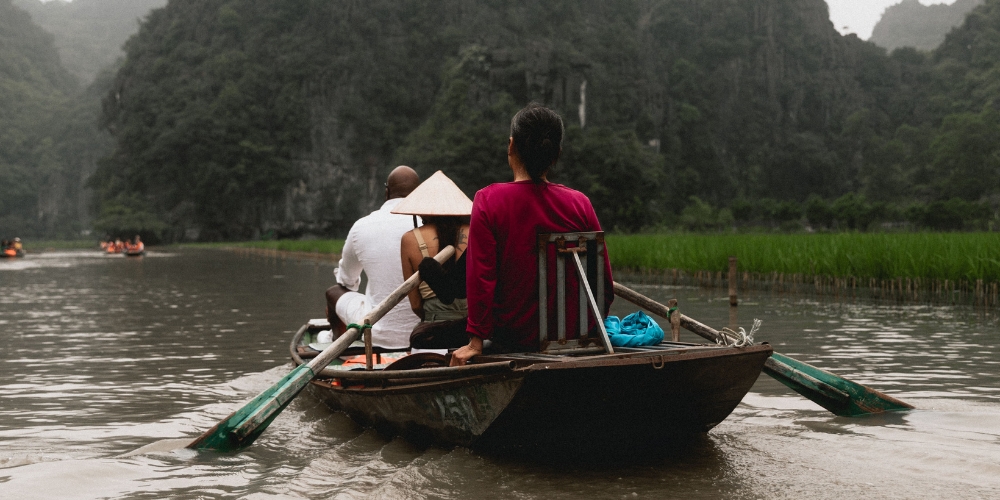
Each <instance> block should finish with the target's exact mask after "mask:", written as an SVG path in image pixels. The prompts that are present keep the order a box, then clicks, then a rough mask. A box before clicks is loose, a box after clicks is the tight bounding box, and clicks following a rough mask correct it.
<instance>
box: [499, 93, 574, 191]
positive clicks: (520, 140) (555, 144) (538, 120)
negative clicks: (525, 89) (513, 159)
mask: <svg viewBox="0 0 1000 500" xmlns="http://www.w3.org/2000/svg"><path fill="white" fill-rule="evenodd" d="M510 136H511V137H513V138H514V148H515V149H517V156H518V158H520V159H521V161H522V162H523V163H524V166H525V168H527V170H528V175H530V176H531V180H533V181H535V182H541V181H542V176H543V175H545V173H546V172H548V171H549V167H551V166H552V165H553V164H554V163H555V162H556V160H558V159H559V153H560V152H561V150H562V138H563V121H562V117H560V116H559V114H557V113H556V112H555V111H552V110H551V109H549V108H546V107H545V106H542V105H541V104H538V103H535V102H533V103H531V104H528V105H527V106H525V107H524V109H522V110H521V111H518V112H517V114H516V115H514V118H512V119H511V120H510Z"/></svg>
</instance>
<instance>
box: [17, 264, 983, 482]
mask: <svg viewBox="0 0 1000 500" xmlns="http://www.w3.org/2000/svg"><path fill="white" fill-rule="evenodd" d="M332 270H333V266H332V265H331V264H330V263H328V262H317V261H299V260H294V259H268V258H261V257H254V256H247V255H237V254H233V253H228V252H223V251H197V250H170V251H157V250H156V249H153V250H151V251H150V252H149V254H147V255H146V256H145V257H141V258H124V257H121V256H106V255H101V254H100V253H98V252H82V251H81V252H57V253H43V254H33V255H29V256H28V257H26V258H24V259H17V260H6V261H0V287H2V289H3V292H2V293H0V498H3V499H18V498H59V499H66V498H517V499H522V498H842V497H844V496H847V495H852V496H853V495H858V496H864V497H866V498H942V497H947V498H997V497H1000V348H998V347H997V345H998V343H1000V328H998V322H997V319H996V316H995V313H994V314H990V313H983V312H982V311H977V310H975V309H972V308H970V307H964V306H959V307H954V306H921V305H910V306H902V307H901V306H894V305H893V306H890V305H878V304H875V303H871V302H857V303H850V302H846V303H845V302H832V301H827V300H821V299H818V298H815V297H809V296H802V295H799V296H787V295H786V296H777V295H765V294H760V295H752V296H746V297H743V303H742V304H741V306H740V308H739V318H740V324H742V325H747V324H749V323H750V322H751V321H752V319H753V318H760V319H761V320H763V326H762V329H761V331H760V332H759V333H758V334H757V340H759V341H768V342H770V343H771V344H772V345H773V346H774V347H775V350H776V351H778V352H781V353H784V354H786V355H790V356H793V357H795V358H797V359H801V360H803V361H807V362H810V363H813V364H815V365H817V366H820V367H822V368H826V369H829V370H832V371H835V372H836V373H838V374H840V375H843V376H846V377H848V378H851V379H853V380H855V381H858V382H861V383H864V384H869V385H871V386H873V387H876V388H878V389H880V390H883V391H885V392H887V393H889V394H891V395H893V396H896V397H898V398H900V399H903V400H905V401H907V402H910V403H912V404H914V405H916V406H917V407H918V410H915V411H911V412H906V413H898V414H892V415H885V416H881V417H871V418H854V419H851V418H839V417H835V416H832V415H830V414H829V413H827V412H825V411H824V410H823V409H821V408H820V407H818V406H816V405H815V404H813V403H811V402H810V401H808V400H806V399H803V398H801V397H799V396H798V395H796V394H794V393H791V392H790V391H788V390H786V389H784V387H783V386H782V385H780V384H778V383H777V382H775V381H774V380H772V379H770V378H769V377H767V376H766V375H763V376H762V377H761V378H760V379H759V380H758V382H757V384H756V385H755V386H754V388H753V390H752V391H751V393H750V394H749V395H748V396H747V397H746V398H745V399H744V401H743V403H742V404H741V405H740V406H739V407H738V408H737V409H736V411H735V412H734V413H733V414H732V415H731V416H730V417H729V418H728V419H727V420H726V421H724V422H723V423H722V424H720V425H719V426H718V427H716V428H715V429H713V430H712V431H711V432H709V433H708V434H707V435H706V436H705V437H704V438H703V439H699V440H697V441H696V442H694V443H691V444H689V445H686V446H684V447H683V448H681V449H671V450H664V453H663V456H662V457H655V458H653V459H649V460H644V461H641V462H639V463H622V464H615V463H605V464H602V465H599V466H595V465H593V464H590V465H581V464H576V463H572V462H567V463H547V464H546V463H531V462H518V461H511V460H498V459H495V458H491V457H489V456H482V455H479V454H477V453H475V452H472V451H469V450H467V449H464V448H452V449H443V448H436V447H431V448H425V447H420V446H416V445H414V444H412V443H409V442H407V441H406V440H403V439H398V438H396V439H391V438H386V437H384V436H381V435H379V434H377V433H375V432H373V431H370V430H366V429H363V428H361V427H359V426H358V425H356V424H355V423H354V422H352V421H351V420H350V419H349V418H347V417H345V416H344V415H342V414H339V413H334V412H331V411H329V410H328V409H327V408H326V407H324V406H323V405H322V404H320V403H319V402H317V401H316V400H314V399H312V398H311V397H309V396H306V395H303V396H300V397H299V398H297V399H296V400H295V401H294V402H293V403H292V405H291V406H290V407H289V408H288V409H286V410H285V411H284V412H283V413H282V414H281V416H279V417H278V419H277V420H276V421H275V422H274V423H273V424H272V425H271V427H270V428H269V429H268V431H267V432H266V433H265V434H264V435H263V436H262V437H261V438H260V440H258V441H257V443H255V444H254V445H253V446H252V447H251V448H249V449H248V450H246V451H244V452H242V453H237V454H231V455H219V454H211V453H202V454H198V453H194V452H190V451H188V450H178V449H177V448H178V443H183V442H185V440H187V439H191V438H192V437H194V436H196V435H197V434H199V433H200V432H201V431H203V430H205V429H207V428H208V427H210V426H211V425H213V424H214V423H215V422H217V421H218V420H219V419H221V418H222V417H224V416H226V415H227V414H229V413H230V412H231V411H233V410H235V409H236V408H238V407H239V406H241V404H242V403H243V402H245V401H247V400H248V399H249V398H251V397H253V396H254V395H256V394H257V393H258V392H260V391H262V390H263V389H265V388H267V387H269V386H270V385H271V384H272V383H274V382H275V381H276V380H277V379H278V378H280V377H281V376H282V375H283V374H285V373H287V371H288V369H289V364H288V363H287V354H286V350H287V344H288V341H289V339H290V336H291V335H292V334H293V332H294V331H295V329H296V328H297V327H298V326H299V325H301V324H302V323H303V322H304V321H305V320H306V319H308V318H313V317H321V316H322V315H323V298H322V293H323V290H324V289H325V288H326V287H327V286H329V285H330V283H331V280H332V274H331V273H332ZM636 288H637V289H638V290H640V291H642V292H643V293H646V294H647V295H650V296H652V297H654V298H657V299H661V300H664V301H665V300H666V299H667V298H669V297H674V296H676V297H677V298H678V299H680V303H681V309H682V311H683V312H684V313H686V314H688V315H689V316H692V317H694V318H696V319H699V320H701V321H703V322H705V323H708V324H711V325H713V326H717V327H721V326H725V325H726V324H727V323H728V322H729V311H728V304H727V302H728V298H727V297H726V295H725V291H724V290H718V291H711V290H702V289H697V288H690V287H682V288H678V287H666V286H650V285H642V286H640V285H636ZM633 310H635V307H631V306H629V305H628V304H625V303H623V302H622V301H620V300H619V301H618V302H617V303H616V305H615V308H614V311H613V312H615V313H617V314H619V315H624V314H627V313H628V312H631V311H633ZM682 339H683V340H689V341H700V339H698V338H697V337H695V336H694V335H693V334H690V333H687V332H685V333H683V334H682ZM650 397H655V394H651V395H650ZM649 425H650V426H654V425H657V423H656V422H650V423H649ZM137 450H138V452H136V451H137Z"/></svg>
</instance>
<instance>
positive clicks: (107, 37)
mask: <svg viewBox="0 0 1000 500" xmlns="http://www.w3.org/2000/svg"><path fill="white" fill-rule="evenodd" d="M166 3H167V0H73V1H71V2H67V1H63V0H51V1H47V2H44V3H43V2H42V1H40V0H14V5H16V6H17V7H20V8H21V9H23V10H26V11H27V12H28V13H29V14H31V17H32V20H34V22H35V23H36V24H38V25H39V26H41V27H42V28H43V29H45V30H46V31H48V32H49V33H51V34H52V35H53V36H54V37H55V44H56V48H58V49H59V55H60V56H61V57H62V62H63V65H64V66H65V67H66V69H68V70H69V71H70V73H73V74H74V75H75V76H76V77H77V78H79V79H80V81H81V82H84V83H90V82H91V81H93V80H94V78H96V77H97V74H98V73H99V72H100V71H101V70H103V69H105V68H107V67H108V66H111V65H112V64H113V63H114V62H115V60H117V59H118V58H119V57H121V56H122V55H123V53H122V51H121V46H122V45H123V44H124V43H125V40H128V38H129V37H130V36H132V35H133V34H135V32H136V31H138V29H139V21H140V20H141V19H142V18H144V17H146V14H148V13H149V11H150V10H152V9H155V8H158V7H162V6H163V5H165V4H166Z"/></svg>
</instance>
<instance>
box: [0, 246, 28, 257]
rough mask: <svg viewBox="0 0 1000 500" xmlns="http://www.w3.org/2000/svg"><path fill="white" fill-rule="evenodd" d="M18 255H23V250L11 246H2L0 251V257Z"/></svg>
mask: <svg viewBox="0 0 1000 500" xmlns="http://www.w3.org/2000/svg"><path fill="white" fill-rule="evenodd" d="M18 257H24V250H15V249H13V248H4V249H3V251H2V252H0V258H3V259H14V258H18Z"/></svg>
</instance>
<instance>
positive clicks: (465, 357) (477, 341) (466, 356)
mask: <svg viewBox="0 0 1000 500" xmlns="http://www.w3.org/2000/svg"><path fill="white" fill-rule="evenodd" d="M482 353H483V339H481V338H479V337H472V338H470V339H469V345H467V346H465V347H462V348H460V349H458V350H457V351H455V352H453V353H451V364H450V366H465V365H466V364H467V363H468V362H469V360H470V359H472V358H473V357H475V356H478V355H480V354H482Z"/></svg>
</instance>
